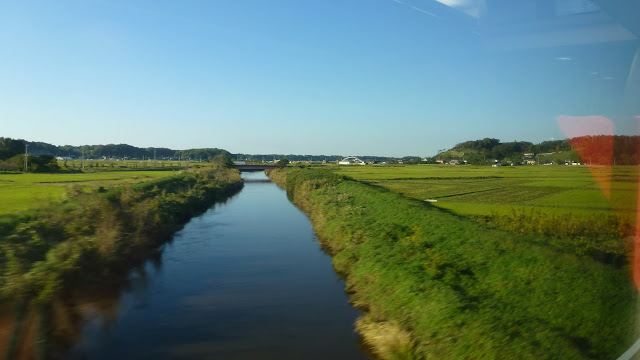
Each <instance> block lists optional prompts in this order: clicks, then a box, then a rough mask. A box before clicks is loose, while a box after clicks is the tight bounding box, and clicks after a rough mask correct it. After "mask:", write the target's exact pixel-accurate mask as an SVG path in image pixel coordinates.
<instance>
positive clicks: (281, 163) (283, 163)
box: [276, 156, 290, 167]
mask: <svg viewBox="0 0 640 360" xmlns="http://www.w3.org/2000/svg"><path fill="white" fill-rule="evenodd" d="M289 162H290V161H289V159H287V157H286V156H285V157H283V158H282V159H280V160H278V162H277V163H276V165H278V166H279V167H285V166H287V164H289Z"/></svg>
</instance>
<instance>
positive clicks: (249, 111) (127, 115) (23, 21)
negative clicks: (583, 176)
mask: <svg viewBox="0 0 640 360" xmlns="http://www.w3.org/2000/svg"><path fill="white" fill-rule="evenodd" d="M560 2H562V3H563V4H564V5H563V6H564V7H563V8H562V11H564V12H566V11H567V10H566V9H567V6H566V4H567V3H570V4H569V5H571V6H573V7H571V6H569V9H570V10H571V9H575V8H577V7H576V6H578V5H580V4H584V3H585V1H584V0H569V1H567V0H564V1H560ZM573 3H575V4H578V5H575V4H573ZM572 4H573V5H572ZM582 8H585V7H584V6H583V7H582ZM582 8H580V9H582ZM586 9H587V10H589V11H593V9H592V8H589V7H586ZM523 11H524V10H522V9H518V8H515V9H511V8H510V9H507V10H506V11H505V12H506V15H504V14H502V13H500V14H499V15H501V16H502V17H499V16H497V15H496V16H489V15H487V14H490V15H493V14H494V12H491V9H487V7H486V6H485V2H484V1H480V0H441V1H435V0H406V1H405V0H402V1H400V0H397V1H396V0H367V1H364V0H340V1H337V0H336V1H331V0H326V1H293V0H289V1H282V0H270V1H264V0H246V1H239V0H234V1H231V0H229V1H222V0H218V1H216V0H212V1H195V0H193V1H138V2H133V1H56V2H52V1H16V2H3V3H2V4H0V47H1V48H2V49H3V50H2V53H0V136H8V137H14V138H25V139H28V140H33V141H44V142H50V143H54V144H57V145H63V144H72V145H80V144H100V143H102V144H106V143H128V144H132V145H136V146H143V147H146V146H161V147H169V148H174V149H183V148H195V147H221V148H225V149H227V150H229V151H231V152H243V153H295V154H343V155H348V154H370V155H389V156H403V155H431V154H434V153H435V152H436V151H437V150H438V149H442V148H448V147H451V146H453V145H455V144H456V143H458V142H461V141H465V140H472V139H477V138H483V137H496V138H499V139H501V140H503V141H512V140H529V141H534V142H538V141H543V140H548V139H550V138H556V139H557V138H562V137H563V134H562V132H561V131H560V128H559V127H558V125H557V123H556V120H555V119H556V117H557V116H561V115H567V116H586V115H601V116H606V117H608V118H611V119H613V120H614V122H616V129H617V130H616V131H617V132H619V133H634V132H636V128H637V125H636V124H635V120H633V121H632V120H631V119H632V115H635V114H637V112H636V111H637V109H636V108H634V105H629V104H628V101H627V103H624V99H625V96H626V95H627V94H625V88H626V87H625V86H626V84H627V82H628V81H629V76H630V75H629V73H630V70H629V69H630V66H631V65H630V64H631V63H632V61H633V57H634V51H635V50H636V48H637V46H638V40H637V37H636V36H635V35H633V34H632V33H630V32H628V31H627V32H625V31H626V30H625V29H624V28H622V29H617V30H616V29H614V30H610V29H609V30H606V29H605V30H603V29H601V28H597V29H595V30H593V28H592V32H591V33H588V32H584V33H578V34H577V35H575V34H574V35H573V37H574V38H575V39H569V40H567V41H566V44H560V45H558V44H553V46H550V45H549V43H550V41H551V40H552V41H551V42H557V41H558V40H557V39H561V36H559V35H557V34H555V35H553V34H552V35H549V33H548V32H542V31H536V29H535V26H537V25H536V24H537V23H535V22H534V23H533V24H534V25H531V22H530V19H529V18H527V17H526V16H524V17H523V15H522V14H526V12H523ZM587 15H588V14H587ZM518 16H520V17H518ZM578 16H580V15H578ZM582 16H584V15H582ZM588 16H590V15H588ZM496 18H497V19H503V18H507V19H510V20H509V21H511V22H509V21H502V20H500V21H498V22H497V25H496V22H495V20H493V19H496ZM487 19H489V20H490V21H486V20H487ZM514 19H515V20H514ZM501 21H502V22H501ZM487 22H489V26H487V25H486V24H487ZM560 22H561V20H560ZM522 24H529V25H528V26H529V28H527V30H526V32H525V33H523V32H522V29H520V28H519V27H518V26H521V27H522ZM612 24H614V25H615V24H616V23H615V21H613V22H612ZM563 26H564V25H562V24H560V25H559V27H560V28H562V27H563ZM532 27H533V30H532ZM619 27H620V26H619ZM610 28H612V27H610ZM594 32H595V33H597V34H600V33H603V34H604V35H602V36H603V38H604V40H602V41H600V42H598V43H596V44H593V43H589V41H588V39H587V37H589V36H590V37H593V33H594ZM540 34H542V35H540ZM545 34H546V35H545ZM533 36H535V37H533ZM550 39H551V40H550ZM576 39H577V40H576ZM610 40H611V41H610ZM634 79H635V78H634Z"/></svg>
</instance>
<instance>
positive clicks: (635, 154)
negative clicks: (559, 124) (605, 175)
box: [437, 135, 640, 165]
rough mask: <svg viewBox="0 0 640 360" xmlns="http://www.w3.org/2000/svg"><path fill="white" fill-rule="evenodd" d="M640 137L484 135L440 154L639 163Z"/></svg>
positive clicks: (476, 159) (479, 160)
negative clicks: (503, 139)
mask: <svg viewBox="0 0 640 360" xmlns="http://www.w3.org/2000/svg"><path fill="white" fill-rule="evenodd" d="M639 140H640V136H625V135H614V136H611V135H597V136H581V137H575V138H571V139H564V140H551V141H543V142H541V143H539V144H533V143H531V142H528V141H513V142H505V143H501V142H500V140H498V139H494V138H484V139H481V140H471V141H465V142H462V143H459V144H457V145H455V146H454V147H453V148H451V149H450V150H448V151H446V152H443V153H440V154H438V156H437V157H438V158H440V159H443V160H445V161H448V160H450V159H462V158H463V157H464V160H466V161H467V163H470V164H484V163H487V162H488V161H487V160H499V161H502V160H508V161H514V162H519V161H522V159H523V156H524V154H532V155H533V156H536V157H538V156H542V158H540V159H541V160H542V159H544V160H547V161H554V162H556V163H561V162H564V161H567V160H569V161H579V162H584V163H587V164H601V165H608V164H618V165H637V164H640V153H639V148H638V145H639ZM530 156H531V155H530ZM489 162H490V161H489Z"/></svg>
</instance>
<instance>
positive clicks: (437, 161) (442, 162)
mask: <svg viewBox="0 0 640 360" xmlns="http://www.w3.org/2000/svg"><path fill="white" fill-rule="evenodd" d="M436 163H438V164H444V160H442V159H437V160H436Z"/></svg>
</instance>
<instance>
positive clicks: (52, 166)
mask: <svg viewBox="0 0 640 360" xmlns="http://www.w3.org/2000/svg"><path fill="white" fill-rule="evenodd" d="M25 144H26V142H25V141H24V140H14V139H11V138H3V137H0V171H19V170H24V166H25V154H24V152H25ZM58 169H59V166H58V162H57V161H56V159H55V158H54V157H53V156H51V155H46V154H45V155H39V156H35V155H33V154H29V155H28V156H27V171H30V172H49V171H55V170H58Z"/></svg>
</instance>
